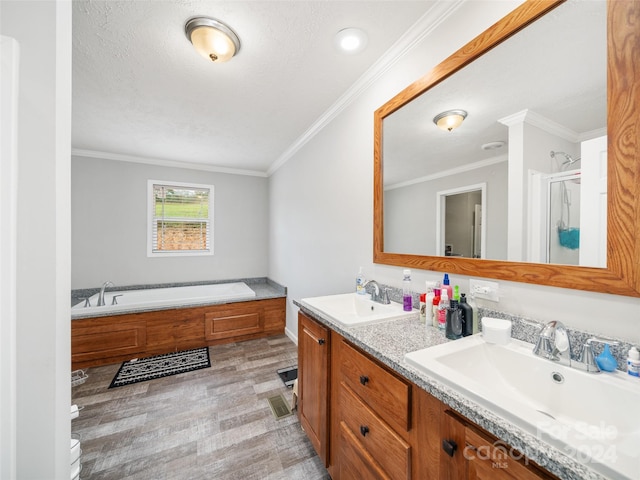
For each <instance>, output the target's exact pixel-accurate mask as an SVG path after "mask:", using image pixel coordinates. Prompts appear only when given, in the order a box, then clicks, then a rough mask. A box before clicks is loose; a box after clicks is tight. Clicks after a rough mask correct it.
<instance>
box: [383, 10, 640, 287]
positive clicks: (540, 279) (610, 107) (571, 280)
mask: <svg viewBox="0 0 640 480" xmlns="http://www.w3.org/2000/svg"><path fill="white" fill-rule="evenodd" d="M561 3H563V2H559V1H558V2H556V1H552V2H526V3H524V4H523V5H521V6H520V7H518V8H517V9H516V10H514V11H513V12H512V13H511V14H509V15H507V16H506V17H505V18H503V19H502V20H500V21H499V22H498V23H496V24H495V25H494V26H492V27H490V28H489V29H488V30H486V31H485V32H484V33H483V34H481V35H480V36H478V37H477V38H476V39H474V40H473V41H471V42H470V43H469V44H467V45H466V46H464V47H463V48H461V49H460V50H458V51H457V52H455V53H454V54H453V55H451V56H450V57H449V58H448V59H446V60H445V61H443V62H442V63H441V64H440V65H438V66H437V67H435V68H434V69H433V70H432V71H431V72H429V73H427V74H426V75H425V76H423V77H422V78H420V79H419V80H417V81H416V82H414V83H413V84H411V85H410V86H409V87H407V88H406V89H405V90H403V91H402V92H400V93H399V94H398V95H396V96H395V97H394V98H392V99H391V100H389V101H388V102H387V103H385V104H384V105H383V106H382V107H380V108H379V109H378V110H377V111H376V112H375V116H374V262H375V263H382V264H389V265H397V266H406V267H413V268H419V269H426V270H433V271H440V272H443V271H444V272H449V273H454V274H455V273H458V274H464V275H469V276H480V277H485V278H496V279H503V280H510V281H519V282H528V283H537V284H543V285H550V286H556V287H564V288H573V289H581V290H589V291H597V292H606V293H615V294H621V295H631V296H640V279H638V276H639V272H640V271H639V270H638V263H639V262H640V238H638V239H637V240H636V237H637V235H636V231H635V230H636V225H637V224H638V222H639V221H640V208H639V202H638V199H637V197H638V195H637V194H638V193H640V192H638V187H637V183H638V182H637V181H636V178H637V177H636V175H637V174H638V173H639V172H638V169H639V165H640V154H639V152H638V134H637V128H638V127H637V122H638V112H637V109H638V101H637V98H638V97H639V95H640V92H638V90H639V88H640V87H638V82H639V81H640V74H639V72H638V67H637V66H635V67H634V58H635V57H636V56H637V55H638V54H639V53H638V52H637V51H634V50H633V49H634V48H637V47H636V46H637V45H638V44H639V43H638V42H639V38H638V36H639V34H638V32H637V31H636V29H635V27H634V25H635V23H634V22H637V21H638V17H639V16H640V13H639V12H638V7H637V6H636V5H634V4H633V2H607V4H606V8H607V29H606V48H607V97H606V98H607V102H606V108H607V128H606V134H607V135H608V137H607V151H608V153H607V158H608V161H607V167H606V171H607V181H606V191H607V205H606V210H607V211H606V218H607V232H606V267H604V268H597V267H582V266H567V265H557V264H540V263H530V262H523V261H506V260H503V259H501V258H500V257H493V259H491V260H482V259H472V258H457V257H446V256H435V255H429V254H423V253H417V254H416V253H413V254H408V253H407V252H403V251H401V250H396V249H390V248H385V238H386V237H385V232H384V230H385V228H387V223H385V218H384V217H385V213H387V212H386V207H385V193H384V192H385V191H384V175H385V174H387V173H388V172H390V171H391V170H389V169H388V168H386V166H385V162H386V161H387V160H386V158H385V147H384V146H383V144H384V140H385V138H386V132H385V130H384V128H385V121H386V120H387V119H391V118H393V117H392V115H393V114H394V113H395V112H402V109H403V107H404V106H410V105H411V104H413V102H419V101H420V100H421V98H430V97H429V94H430V93H432V92H435V91H438V90H441V89H442V88H444V87H445V86H446V83H447V80H448V79H455V78H456V76H458V75H464V71H465V69H466V67H467V66H468V65H469V66H472V65H473V63H474V61H475V60H477V59H478V58H480V57H482V55H483V54H484V53H486V52H489V51H491V50H492V49H493V48H494V47H496V46H497V45H499V44H500V43H502V42H510V41H512V40H514V39H515V38H517V36H515V37H513V38H510V37H512V36H513V35H514V34H516V33H517V32H519V31H520V30H523V29H526V27H527V26H529V25H531V24H532V23H533V24H534V25H535V23H534V22H535V21H536V20H538V19H539V18H541V17H544V16H545V15H547V14H548V15H556V14H557V13H556V12H559V11H560V9H557V10H555V8H556V7H557V6H558V5H560V4H561ZM570 3H572V2H568V3H567V5H569V4H570ZM587 3H588V2H587ZM571 8H580V3H579V2H578V3H577V4H576V5H573V6H572V7H571ZM634 9H635V10H634ZM523 33H525V32H523ZM502 68H504V69H506V68H508V66H503V67H502ZM470 81H471V82H476V81H477V82H483V81H484V80H483V79H481V78H471V79H470ZM532 95H535V93H533V94H532ZM437 98H438V97H437V96H436V97H435V99H434V100H433V102H435V101H437ZM449 108H465V106H464V105H449ZM513 113H514V114H520V115H522V112H518V111H514V112H513ZM525 114H526V112H525ZM471 115H472V113H469V118H468V119H465V121H470V120H471ZM427 120H428V122H431V118H428V119H427ZM503 120H505V123H504V124H503V125H508V123H509V122H510V121H511V122H512V119H510V118H508V119H503ZM428 122H427V123H428ZM431 126H432V127H434V128H435V126H434V125H433V124H431ZM464 127H465V124H464V122H463V124H462V126H461V127H460V131H462V129H463V128H464ZM442 133H449V134H450V135H455V134H456V133H458V132H457V131H455V130H454V131H453V132H442ZM453 138H455V137H453ZM496 140H506V139H505V138H499V139H496ZM511 140H512V139H511V138H509V141H510V142H511ZM499 157H500V155H494V156H493V157H491V159H492V160H491V161H493V162H494V163H493V164H491V163H490V161H487V162H488V163H487V165H489V166H490V165H499V164H500V163H501V162H502V163H504V159H500V158H499ZM452 168H455V166H453V167H452ZM389 175H391V174H390V173H389ZM509 175H511V173H509ZM402 181H403V180H402V179H401V180H398V181H396V182H395V184H398V183H401V182H402ZM435 194H436V192H435V190H434V191H433V196H434V197H435ZM487 196H488V198H489V199H490V198H491V196H492V190H491V189H490V190H489V191H488V194H487ZM487 210H488V213H489V214H491V212H492V206H491V204H490V203H488V206H487ZM419 212H420V210H419V209H418V207H415V212H414V213H415V215H413V216H412V221H414V222H415V221H418V220H417V219H418V218H419V217H420V215H419ZM488 223H489V225H491V219H489V220H488ZM489 229H490V227H489ZM489 229H488V233H487V243H488V244H489V245H490V244H491V233H490V230H489ZM434 253H435V252H434ZM488 258H492V257H491V255H489V256H488ZM496 258H497V259H496Z"/></svg>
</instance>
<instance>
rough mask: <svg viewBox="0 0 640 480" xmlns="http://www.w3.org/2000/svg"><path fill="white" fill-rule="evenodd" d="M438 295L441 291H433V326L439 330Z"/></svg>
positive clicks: (435, 289) (436, 289) (437, 289)
mask: <svg viewBox="0 0 640 480" xmlns="http://www.w3.org/2000/svg"><path fill="white" fill-rule="evenodd" d="M440 293H441V290H440V289H439V288H434V289H433V305H432V306H433V309H432V312H433V315H432V317H433V326H434V327H436V328H440V322H438V306H439V305H440Z"/></svg>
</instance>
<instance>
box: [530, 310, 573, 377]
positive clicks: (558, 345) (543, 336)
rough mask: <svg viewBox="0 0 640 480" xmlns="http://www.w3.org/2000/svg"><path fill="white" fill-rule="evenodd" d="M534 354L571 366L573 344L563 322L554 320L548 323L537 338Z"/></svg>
mask: <svg viewBox="0 0 640 480" xmlns="http://www.w3.org/2000/svg"><path fill="white" fill-rule="evenodd" d="M533 354H534V355H537V356H539V357H542V358H546V359H548V360H551V361H553V362H558V363H560V364H562V365H568V366H571V344H570V342H569V334H568V333H567V329H566V327H565V326H564V324H563V323H562V322H558V321H556V320H553V321H551V322H549V323H547V324H546V325H545V326H544V327H542V329H541V330H540V333H538V339H537V340H536V346H535V347H533Z"/></svg>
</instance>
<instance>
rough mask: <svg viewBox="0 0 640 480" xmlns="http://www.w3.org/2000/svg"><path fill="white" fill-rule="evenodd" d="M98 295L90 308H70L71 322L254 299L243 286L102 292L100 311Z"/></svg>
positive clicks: (92, 298) (93, 298)
mask: <svg viewBox="0 0 640 480" xmlns="http://www.w3.org/2000/svg"><path fill="white" fill-rule="evenodd" d="M98 295H99V294H97V293H96V294H95V295H93V296H92V297H90V298H89V303H90V304H91V306H88V307H86V306H85V301H84V300H83V301H81V302H80V303H77V304H76V305H74V306H73V307H71V318H74V317H81V316H87V314H88V315H90V316H94V315H103V314H104V315H110V314H112V313H118V312H136V311H149V310H154V309H156V308H157V309H163V308H170V307H182V306H187V305H206V304H208V303H217V302H225V301H234V300H244V299H250V298H253V297H255V296H256V292H254V291H253V290H252V289H251V288H249V286H248V285H247V284H246V283H244V282H235V283H216V284H213V285H192V286H187V287H169V288H150V289H144V290H121V291H110V292H105V294H104V303H105V304H104V305H103V306H100V307H98V306H97V305H98ZM114 297H115V302H116V303H115V304H114Z"/></svg>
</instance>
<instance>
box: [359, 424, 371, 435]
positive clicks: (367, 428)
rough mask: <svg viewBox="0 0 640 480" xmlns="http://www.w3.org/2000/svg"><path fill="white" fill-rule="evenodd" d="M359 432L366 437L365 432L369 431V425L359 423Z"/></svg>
mask: <svg viewBox="0 0 640 480" xmlns="http://www.w3.org/2000/svg"><path fill="white" fill-rule="evenodd" d="M360 433H361V434H362V436H363V437H366V436H367V433H369V427H367V426H365V425H360Z"/></svg>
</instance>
